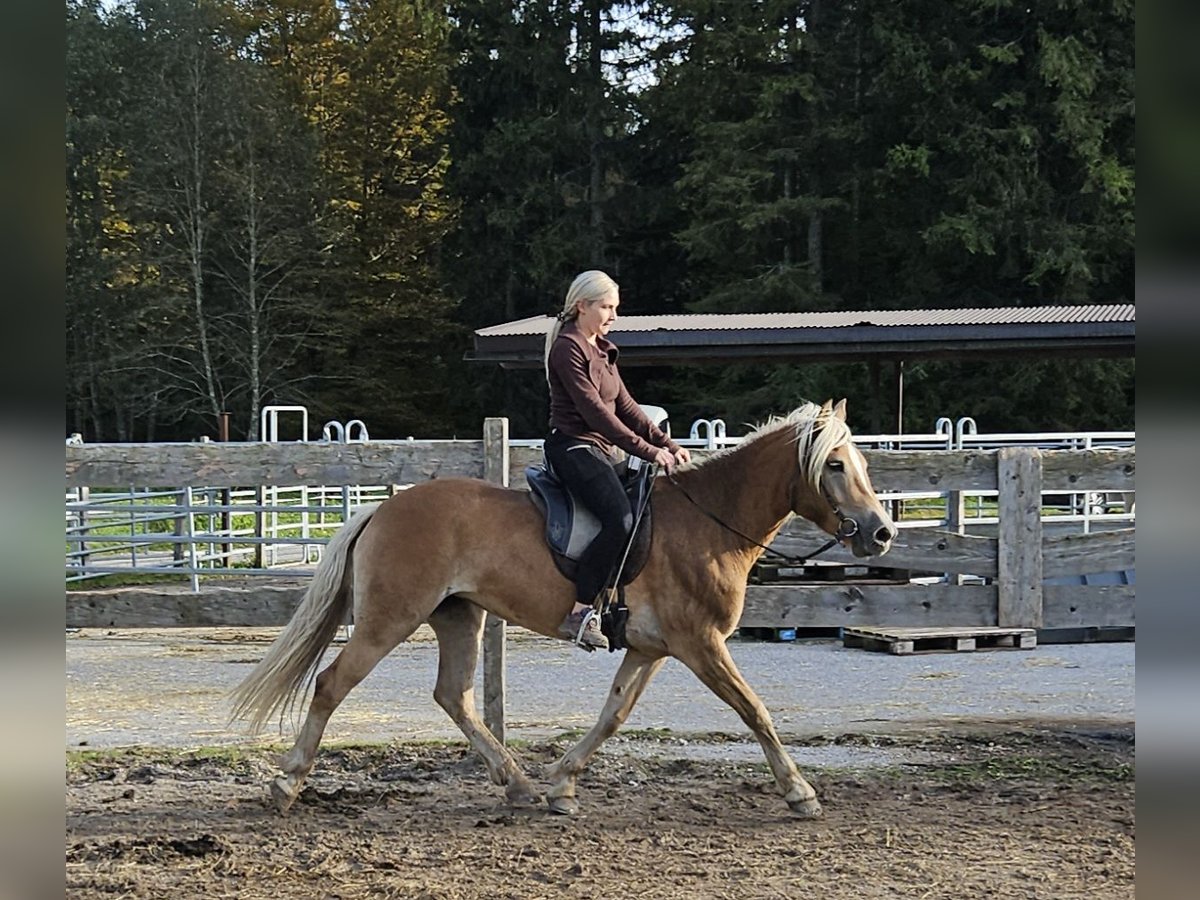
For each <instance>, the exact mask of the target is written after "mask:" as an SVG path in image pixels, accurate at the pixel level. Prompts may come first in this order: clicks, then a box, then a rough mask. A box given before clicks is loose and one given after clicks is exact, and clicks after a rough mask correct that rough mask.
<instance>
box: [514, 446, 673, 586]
mask: <svg viewBox="0 0 1200 900" xmlns="http://www.w3.org/2000/svg"><path fill="white" fill-rule="evenodd" d="M636 463H643V461H642V460H640V459H631V460H629V462H628V465H627V468H626V471H625V473H624V474H623V475H621V474H620V473H618V474H619V477H620V479H621V486H622V487H623V488H624V489H625V496H626V497H628V498H629V508H630V509H632V510H633V514H634V519H635V523H634V530H633V534H632V535H631V536H630V539H629V540H630V543H629V545H628V547H627V550H628V552H627V553H626V555H625V566H624V568H622V570H621V577H620V579H619V581H618V583H617V585H616V586H617V587H624V586H625V585H627V584H629V582H631V581H633V579H635V578H636V577H637V576H638V575H639V574H640V573H641V571H642V567H643V566H644V565H645V564H646V558H647V556H649V554H650V535H651V524H650V523H651V507H650V503H649V496H650V490H651V488H652V487H653V484H652V480H651V478H650V473H651V471H652V470H651V466H650V464H649V463H643V464H642V465H640V466H638V465H636ZM525 480H526V481H528V482H529V488H530V492H529V498H530V499H531V500H532V501H533V505H534V506H536V507H537V509H538V512H540V513H541V514H542V515H543V516H544V517H545V519H546V543H547V544H548V545H549V547H550V553H551V555H552V556H553V557H554V564H555V565H556V566H557V567H558V571H560V572H562V573H563V575H565V576H566V577H567V578H569V579H571V581H574V580H575V576H576V574H577V573H578V571H579V559H580V557H581V556H583V552H584V551H585V550H587V548H588V546H589V545H590V544H591V543H592V541H593V540H594V539H595V537H596V535H597V534H599V533H600V521H599V520H598V519H597V518H596V517H595V516H593V515H592V514H591V512H590V511H589V510H588V508H587V507H586V506H584V505H583V504H582V503H581V502H579V500H577V499H576V498H575V496H574V495H573V494H572V493H571V492H570V490H569V489H568V488H567V486H566V485H564V484H563V483H562V482H561V481H559V480H558V478H557V476H555V474H554V472H553V471H552V470H551V469H550V466H549V464H548V463H546V462H545V461H543V463H542V464H541V465H534V466H526V467H525ZM638 510H643V512H642V515H641V517H640V518H638ZM623 552H624V551H623Z"/></svg>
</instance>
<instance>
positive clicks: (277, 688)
mask: <svg viewBox="0 0 1200 900" xmlns="http://www.w3.org/2000/svg"><path fill="white" fill-rule="evenodd" d="M651 503H652V504H653V508H654V526H653V529H654V530H653V536H652V540H651V547H650V551H649V557H648V559H647V560H646V563H645V566H644V568H643V569H642V572H641V574H640V575H639V576H638V577H637V578H636V579H635V580H634V581H633V582H631V583H630V584H629V586H628V587H627V589H626V601H627V605H628V620H627V624H626V633H625V639H626V643H627V649H626V650H625V656H624V659H623V660H622V662H621V663H620V665H619V667H618V670H617V673H616V676H615V678H614V679H613V682H612V685H611V687H610V689H609V692H608V697H607V700H606V702H605V704H604V708H603V711H602V712H601V714H600V718H599V720H598V721H597V722H596V724H595V726H594V727H593V728H592V729H591V730H590V731H588V733H587V734H586V735H584V736H583V737H582V738H581V739H580V740H579V741H578V742H577V743H576V744H575V745H574V746H573V747H571V748H570V749H569V750H568V751H567V752H566V753H565V754H564V755H563V756H562V757H561V758H560V759H558V761H557V762H555V763H554V764H553V765H552V766H550V767H549V768H548V770H547V771H546V772H545V775H546V779H547V780H548V781H549V782H550V787H549V790H548V791H547V793H546V795H545V800H546V802H547V803H548V805H549V809H550V811H551V812H553V813H559V814H564V815H571V814H573V813H576V812H577V811H578V808H579V805H578V801H577V799H576V780H577V778H578V776H579V775H580V773H581V772H582V771H583V769H584V767H585V766H586V764H587V762H588V760H589V759H590V758H591V757H592V755H593V754H594V753H595V752H596V750H597V749H598V748H599V746H600V745H601V743H602V742H603V741H605V740H606V739H607V738H609V737H611V736H612V735H613V734H614V733H616V731H617V729H618V728H619V727H620V726H621V725H622V724H623V723H624V722H625V720H626V718H627V717H628V716H629V713H630V711H631V710H632V709H633V707H634V704H635V703H636V702H637V700H638V698H639V697H640V696H641V694H642V692H643V691H644V690H645V689H646V686H647V685H648V684H649V683H650V680H651V679H652V678H653V677H654V674H655V673H656V672H657V671H658V670H659V669H660V668H661V666H662V665H663V663H664V662H665V661H666V659H667V658H668V657H674V658H676V659H678V660H680V661H681V662H682V663H683V664H684V665H686V666H687V667H688V668H689V669H691V670H692V672H693V673H695V675H696V676H697V677H698V678H699V679H700V681H701V682H703V683H704V684H705V685H706V686H707V687H708V688H709V689H710V690H711V691H713V692H714V693H715V694H716V695H717V696H718V697H720V698H721V699H722V700H723V701H725V702H726V703H727V704H729V705H730V706H731V707H732V708H733V709H734V710H735V711H736V712H737V714H738V715H739V716H740V717H741V719H742V721H743V722H745V724H746V725H747V726H748V727H749V729H750V730H751V731H752V732H753V733H754V735H755V737H756V738H757V739H758V742H759V744H760V745H761V746H762V749H763V752H764V753H765V755H766V758H767V762H768V763H769V764H770V768H771V771H772V773H773V775H774V777H775V780H776V782H777V783H778V785H779V789H780V791H781V792H782V794H783V797H784V800H785V801H786V803H787V805H788V807H789V808H790V809H791V810H792V812H793V813H794V814H795V815H796V816H797V817H799V818H815V817H817V816H819V815H821V805H820V802H819V801H818V799H817V796H816V792H815V791H814V790H813V788H812V786H811V785H810V784H809V783H808V782H807V781H806V780H805V779H804V778H803V777H802V776H801V774H800V772H799V770H798V769H797V767H796V765H795V763H794V762H793V761H792V760H791V758H790V757H789V756H788V755H787V753H785V751H784V749H783V746H782V744H781V743H780V740H779V737H778V735H777V734H776V731H775V728H774V725H773V724H772V722H771V716H770V714H769V713H768V711H767V709H766V707H765V706H764V705H763V703H762V701H761V700H760V699H759V698H758V696H757V695H756V694H755V693H754V691H753V690H752V689H751V687H750V685H749V684H747V683H746V681H745V679H744V678H743V677H742V675H741V674H740V672H739V671H738V669H737V666H736V665H734V661H733V658H732V657H731V656H730V654H729V650H728V648H727V647H726V644H725V641H726V638H728V637H729V635H730V634H731V633H732V632H733V630H734V628H736V626H737V623H738V620H739V619H740V617H741V614H742V607H743V603H744V600H745V592H746V579H747V576H748V575H749V573H750V569H751V567H752V566H753V565H754V563H755V561H756V560H757V559H758V558H759V557H760V556H761V555H762V553H763V552H764V551H765V550H766V545H767V544H769V543H770V542H771V540H772V539H773V538H774V537H775V535H776V534H777V533H778V532H779V530H780V528H782V527H783V525H784V524H785V523H786V522H787V521H788V519H789V518H790V517H791V516H792V515H793V514H796V515H799V516H802V517H804V518H806V519H808V520H809V521H811V522H813V523H814V524H816V525H817V526H819V527H820V528H821V529H823V530H824V531H826V532H828V533H829V534H830V535H833V540H835V541H839V542H841V543H843V544H848V545H849V547H850V549H851V550H852V552H853V553H854V554H855V555H856V556H858V557H868V556H877V555H881V554H883V553H886V552H887V551H888V549H889V548H890V546H891V543H892V540H893V538H894V537H895V536H896V528H895V525H894V524H893V523H892V520H891V518H890V517H889V516H888V514H887V513H886V512H885V511H884V508H883V506H882V505H881V504H880V502H879V500H878V498H877V497H876V495H875V490H874V488H873V487H872V486H871V481H870V478H869V477H868V474H867V464H866V461H865V459H864V458H863V455H862V453H861V452H860V451H859V450H858V448H857V447H856V446H855V445H854V444H853V442H852V435H851V432H850V428H849V427H848V426H847V424H846V401H845V400H841V401H839V402H838V403H837V404H836V405H834V404H833V402H832V401H827V402H826V403H825V404H824V405H820V406H819V405H817V404H815V403H811V402H805V403H803V404H802V405H801V406H800V407H799V408H797V409H795V410H794V411H792V412H791V413H790V414H788V415H786V416H781V417H776V418H773V419H771V420H769V421H768V422H767V423H765V424H764V425H762V426H760V427H759V428H757V429H756V430H755V431H753V432H752V433H751V434H750V435H749V436H747V437H746V438H745V439H743V441H742V442H741V443H740V444H738V445H736V446H734V447H731V448H727V449H724V450H720V451H717V452H715V453H713V454H711V455H709V456H707V457H706V458H704V459H701V460H697V461H693V462H691V463H689V464H687V465H684V466H677V467H675V468H674V470H673V471H671V472H670V473H669V475H665V474H662V473H660V474H659V475H658V476H657V477H656V478H655V480H654V484H653V488H652V491H651ZM543 525H544V523H543V519H542V517H541V514H540V513H539V512H538V511H537V510H536V509H535V507H534V505H533V503H532V502H530V500H529V498H528V495H527V494H526V493H525V492H523V491H520V490H516V489H511V488H506V487H501V486H498V485H495V484H492V483H489V482H485V481H482V480H478V479H471V478H447V479H438V480H434V481H429V482H426V483H423V484H419V485H416V486H414V487H411V488H409V489H408V490H405V491H401V492H399V493H397V494H395V495H394V496H392V497H391V498H389V499H388V500H386V501H384V502H382V503H380V504H378V505H376V506H374V507H366V508H364V509H363V510H361V511H359V512H358V513H356V514H355V515H354V516H353V517H351V518H350V519H349V521H347V522H346V524H344V525H343V526H342V528H341V529H340V530H339V531H338V532H337V533H336V534H334V536H333V537H332V538H331V539H330V541H329V544H328V545H327V547H326V549H325V553H324V554H323V556H322V559H321V561H320V563H319V564H318V566H317V568H316V570H315V571H314V573H313V577H312V581H311V583H310V585H309V587H308V589H307V590H306V592H305V594H304V597H303V599H302V600H301V602H300V604H299V605H298V606H297V608H296V611H295V613H294V615H293V617H292V619H291V621H290V622H289V623H288V625H287V626H285V627H284V629H283V630H282V631H281V632H280V633H279V635H278V637H277V638H276V639H275V641H274V642H273V643H272V644H271V646H270V647H269V648H268V650H267V652H266V654H265V656H264V657H263V659H262V660H261V661H260V662H259V663H258V664H257V665H256V667H255V668H254V669H253V670H252V671H251V673H250V674H249V675H248V676H247V677H246V679H245V680H244V681H243V682H241V684H240V685H239V686H238V687H237V688H235V689H234V691H233V694H232V698H231V699H232V702H233V703H232V705H233V711H232V715H231V722H232V721H236V720H238V719H248V720H249V722H250V729H251V731H252V732H257V731H258V730H260V729H261V728H262V727H263V726H264V725H265V724H266V722H267V721H268V720H270V719H272V718H273V717H274V715H275V714H276V713H278V714H279V715H280V716H283V715H285V714H286V713H287V712H288V711H292V710H295V709H296V707H297V704H298V703H299V702H300V701H301V700H302V699H303V698H304V697H305V696H307V693H308V688H309V686H310V685H313V692H312V700H311V703H310V705H309V709H308V714H307V716H306V717H305V719H304V722H303V725H302V726H301V727H300V730H299V732H298V733H297V735H296V739H295V743H294V745H293V746H292V748H291V749H290V751H288V752H287V753H286V754H285V755H284V756H283V757H282V758H281V759H280V763H279V768H280V774H279V775H278V776H276V777H275V778H274V779H273V781H272V782H271V785H270V793H271V796H272V798H273V801H274V804H275V806H276V808H277V809H278V811H279V812H280V813H286V812H287V811H288V809H289V808H290V807H291V805H292V804H293V803H294V802H295V800H296V798H297V797H298V796H299V794H300V791H301V788H302V785H303V783H304V780H305V778H306V777H307V776H308V774H309V772H310V771H311V770H312V767H313V764H314V761H315V758H316V752H317V748H318V745H319V744H320V741H321V736H322V734H323V733H324V730H325V726H326V724H327V723H328V721H329V718H330V716H331V715H332V714H333V712H334V710H335V709H337V707H338V705H339V704H340V703H341V702H342V701H343V700H344V699H345V698H346V695H347V694H348V693H349V692H350V690H351V689H352V688H353V687H354V686H355V685H357V684H358V683H359V682H360V681H361V680H362V679H363V678H365V677H366V676H367V674H368V673H369V672H370V671H371V670H372V669H373V668H374V667H375V665H376V664H377V663H379V661H380V660H381V659H383V658H384V657H385V656H386V655H387V654H388V653H390V652H391V651H392V649H393V648H395V647H396V646H397V645H398V644H399V643H400V642H401V641H403V640H405V639H406V638H407V637H409V635H411V634H412V633H413V632H414V631H415V630H416V629H417V627H418V626H420V625H421V624H422V623H424V622H428V623H429V625H430V626H431V627H432V629H433V631H434V634H435V636H436V638H437V642H438V654H439V655H438V672H437V681H436V686H435V687H434V692H433V696H434V698H435V700H436V701H437V703H438V704H439V705H440V706H441V707H442V709H444V710H445V711H446V713H447V714H449V716H450V718H451V719H453V720H454V722H455V723H456V724H457V725H458V726H459V728H460V729H462V732H463V734H464V735H465V736H466V738H467V740H468V741H469V742H470V745H471V747H472V748H473V749H474V750H475V751H476V752H478V753H479V755H480V756H482V757H483V760H484V763H485V764H486V766H487V769H488V774H489V776H490V778H491V780H492V782H493V783H495V784H497V785H500V786H503V787H504V788H505V795H506V797H507V800H508V802H509V803H510V804H512V805H513V806H518V807H530V806H536V805H540V803H541V801H542V797H541V795H540V794H539V792H538V790H537V789H536V788H535V786H534V784H533V782H532V781H531V780H530V779H529V777H528V776H527V775H526V774H525V773H524V772H523V771H522V770H521V767H520V766H519V765H518V764H517V761H516V759H515V758H514V757H513V755H512V754H511V753H510V752H509V750H508V749H507V748H506V747H505V746H504V745H503V744H502V743H501V742H499V741H498V740H497V739H496V738H495V737H494V736H493V735H492V733H491V732H490V731H489V730H488V728H487V727H486V726H485V725H484V723H483V721H482V720H481V719H480V717H479V714H478V712H477V711H476V709H475V700H474V674H475V669H476V665H477V662H478V658H479V648H480V644H481V639H482V634H483V628H484V619H485V615H486V613H489V612H490V613H494V614H495V615H496V616H499V617H500V618H502V619H505V620H507V621H508V622H510V623H514V624H517V625H520V626H523V627H525V628H527V629H529V630H530V631H534V632H537V633H539V634H542V635H546V636H548V637H557V631H558V625H559V623H560V622H561V621H562V620H563V618H564V617H565V616H566V614H567V612H568V611H569V610H570V609H571V606H572V603H573V601H574V596H575V593H574V586H573V585H572V584H571V582H570V581H568V580H567V579H566V578H565V577H564V576H563V575H562V574H561V573H560V572H559V571H558V568H557V567H556V566H555V564H554V562H553V560H552V558H551V554H550V550H549V548H548V546H547V544H546V541H545V536H544V527H543ZM351 608H352V609H353V616H354V618H353V621H354V628H353V631H352V633H351V636H350V638H349V640H348V641H347V642H346V644H345V646H344V647H343V648H342V650H341V652H340V653H339V654H338V655H337V657H336V658H335V659H334V660H333V662H332V663H331V664H330V665H329V666H328V667H327V668H325V669H324V670H323V671H322V672H321V673H320V674H319V675H316V671H317V669H318V667H319V665H320V662H321V658H322V656H323V654H324V652H325V650H326V648H327V647H328V646H329V644H330V643H331V642H332V640H333V638H334V636H335V634H336V632H337V629H338V628H339V626H340V625H341V624H342V623H343V622H345V621H346V618H347V613H348V612H349V610H350V609H351ZM314 675H316V677H315V684H314Z"/></svg>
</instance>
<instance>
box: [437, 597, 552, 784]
mask: <svg viewBox="0 0 1200 900" xmlns="http://www.w3.org/2000/svg"><path fill="white" fill-rule="evenodd" d="M483 622H484V611H483V610H482V609H481V608H480V607H478V606H476V605H475V604H474V603H472V602H470V601H469V600H466V599H464V598H462V597H449V598H447V599H446V600H445V601H443V602H442V605H441V606H439V607H438V608H437V609H436V610H434V612H433V615H431V616H430V617H429V624H430V626H431V627H432V628H433V631H434V633H435V634H436V635H437V640H438V675H437V687H435V688H434V691H433V698H434V699H435V700H436V701H437V703H438V705H439V706H440V707H441V708H442V709H444V710H445V711H446V713H447V714H448V715H449V716H450V718H451V719H453V720H454V722H455V724H456V725H458V727H459V728H461V729H462V732H463V734H465V735H466V736H467V740H468V741H470V742H471V746H472V747H473V748H474V749H475V751H476V752H477V753H478V754H479V755H480V756H482V757H483V761H484V763H485V764H486V765H487V768H488V773H489V774H490V775H491V779H492V782H493V783H495V784H499V785H504V786H505V788H506V790H505V795H506V796H507V797H508V799H509V802H511V803H513V804H514V805H517V806H532V805H534V804H536V803H538V802H540V800H541V796H540V795H539V794H538V792H537V789H536V788H534V786H533V784H532V782H530V780H529V778H528V777H526V775H525V773H524V772H522V771H521V769H520V767H519V766H518V765H517V761H516V760H515V759H514V758H513V756H512V754H511V753H509V752H508V750H506V749H505V747H504V745H503V744H501V743H500V742H499V741H497V740H496V738H495V736H494V735H493V734H492V733H491V731H489V730H488V728H487V726H486V725H484V723H483V722H482V721H481V720H480V718H479V714H478V713H477V712H476V711H475V667H476V665H477V664H478V661H479V641H480V638H481V636H482V635H483Z"/></svg>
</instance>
